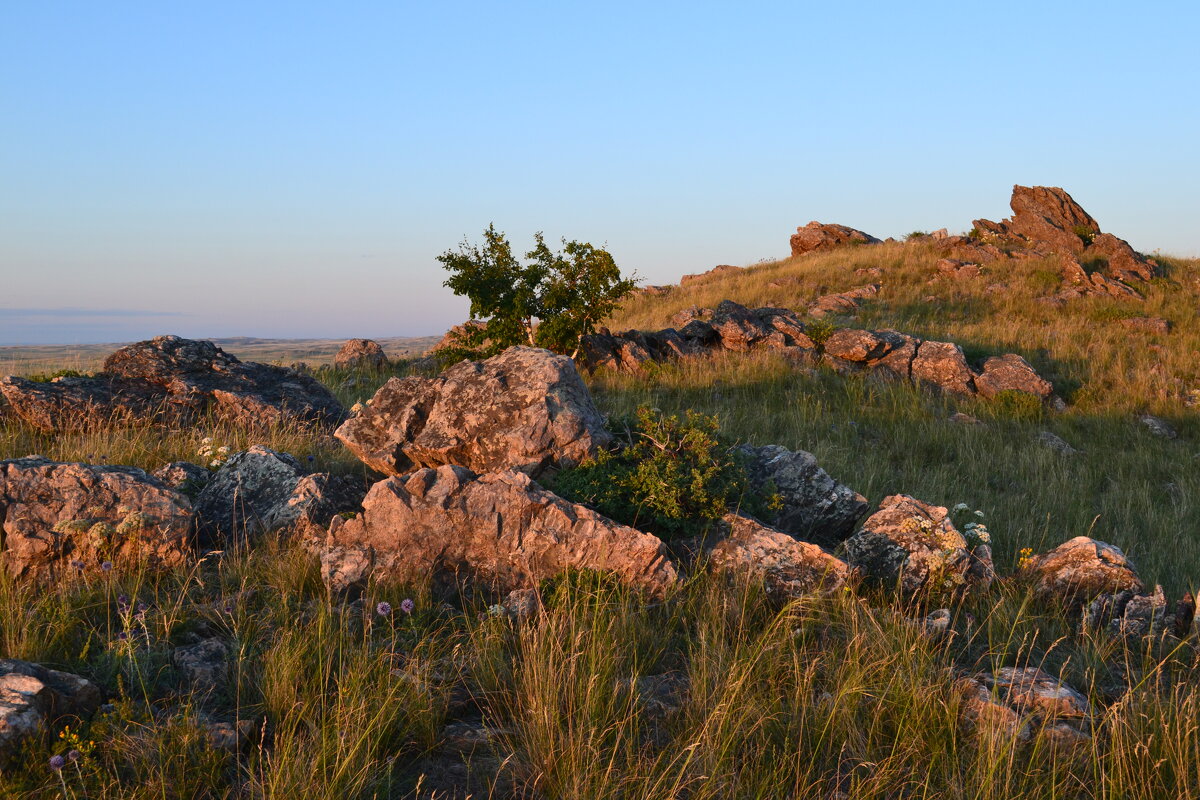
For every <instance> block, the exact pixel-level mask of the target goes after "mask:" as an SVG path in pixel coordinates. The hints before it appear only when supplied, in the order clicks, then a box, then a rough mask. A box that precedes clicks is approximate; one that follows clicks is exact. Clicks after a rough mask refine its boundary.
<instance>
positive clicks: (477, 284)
mask: <svg viewBox="0 0 1200 800" xmlns="http://www.w3.org/2000/svg"><path fill="white" fill-rule="evenodd" d="M483 235H484V243H483V245H482V246H477V245H472V244H469V243H468V242H465V241H464V242H463V243H462V245H460V247H459V249H458V251H457V252H455V251H453V250H447V251H446V252H445V253H443V254H442V255H440V256H438V261H440V262H442V265H443V266H444V267H445V268H446V269H447V270H448V271H449V272H451V273H452V275H451V277H449V278H448V279H446V282H445V285H446V286H447V287H449V288H450V289H452V290H453V291H454V293H455V294H457V295H462V296H465V297H467V298H469V299H470V301H471V316H472V317H473V318H476V319H479V320H482V322H483V324H482V325H478V326H468V328H467V329H466V331H465V332H464V334H463V336H462V337H461V338H460V340H459V343H458V346H457V347H455V348H454V350H455V355H462V356H472V357H485V356H489V355H493V354H495V353H498V352H500V351H501V350H503V349H505V348H506V347H511V346H513V345H518V344H527V345H531V346H536V347H545V348H547V349H550V350H553V351H555V352H558V353H566V354H569V355H571V356H572V357H574V356H575V354H576V353H577V352H578V349H579V344H580V341H581V340H582V339H583V337H584V336H586V335H587V334H589V333H591V332H592V331H593V330H595V327H596V323H597V322H598V321H600V320H602V319H604V318H605V317H607V316H608V315H609V314H611V313H612V311H613V310H614V309H615V308H616V307H617V303H618V302H619V301H620V300H621V299H622V298H623V297H625V296H627V295H628V294H629V293H630V292H632V291H633V289H634V287H635V285H636V283H635V281H636V276H635V277H631V278H623V277H621V271H620V269H619V268H618V267H617V264H616V262H615V261H613V257H612V256H611V255H610V254H609V253H608V251H607V250H602V249H600V248H598V247H594V246H592V245H591V244H587V243H585V242H577V241H570V242H568V241H566V240H563V249H562V250H561V251H559V252H552V251H551V250H550V248H549V247H548V246H547V245H546V241H545V239H544V238H543V236H542V234H541V233H538V234H536V235H535V236H534V239H535V245H534V248H533V249H532V250H530V251H529V252H528V253H526V254H525V259H526V263H524V264H522V263H521V262H520V261H519V260H518V259H517V258H516V257H515V256H514V255H513V252H512V245H511V244H510V243H509V241H508V239H506V238H505V237H504V234H503V233H502V232H500V231H497V230H496V227H495V225H489V226H488V229H487V230H486V231H484V234H483Z"/></svg>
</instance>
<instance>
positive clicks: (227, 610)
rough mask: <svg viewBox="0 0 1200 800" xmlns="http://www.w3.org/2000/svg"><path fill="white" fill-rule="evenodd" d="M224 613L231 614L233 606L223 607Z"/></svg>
mask: <svg viewBox="0 0 1200 800" xmlns="http://www.w3.org/2000/svg"><path fill="white" fill-rule="evenodd" d="M225 613H226V614H232V613H233V606H225Z"/></svg>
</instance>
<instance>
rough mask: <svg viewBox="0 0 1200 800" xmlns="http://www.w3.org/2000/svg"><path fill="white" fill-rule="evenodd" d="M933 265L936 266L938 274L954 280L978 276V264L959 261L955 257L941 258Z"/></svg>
mask: <svg viewBox="0 0 1200 800" xmlns="http://www.w3.org/2000/svg"><path fill="white" fill-rule="evenodd" d="M934 266H935V267H936V268H937V271H938V274H939V275H941V276H943V277H946V278H953V279H954V280H963V279H969V278H978V277H979V270H980V267H979V265H978V264H972V263H970V262H969V261H959V260H958V259H956V258H943V259H941V260H940V261H938V262H937V264H935V265H934Z"/></svg>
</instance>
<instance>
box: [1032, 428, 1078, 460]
mask: <svg viewBox="0 0 1200 800" xmlns="http://www.w3.org/2000/svg"><path fill="white" fill-rule="evenodd" d="M1034 440H1035V441H1036V442H1037V443H1038V444H1040V445H1041V446H1042V447H1045V448H1047V449H1050V450H1053V451H1054V452H1056V453H1061V454H1062V455H1064V456H1077V455H1079V451H1078V450H1076V449H1075V448H1074V447H1072V446H1071V445H1070V444H1068V443H1067V441H1066V440H1065V439H1063V438H1062V437H1061V436H1059V435H1058V434H1056V433H1051V432H1050V431H1041V432H1039V433H1038V435H1037V436H1036V437H1035V439H1034Z"/></svg>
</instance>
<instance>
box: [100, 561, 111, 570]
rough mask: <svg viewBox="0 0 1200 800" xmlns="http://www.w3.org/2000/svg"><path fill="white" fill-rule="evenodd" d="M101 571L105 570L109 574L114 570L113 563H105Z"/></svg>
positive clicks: (101, 566)
mask: <svg viewBox="0 0 1200 800" xmlns="http://www.w3.org/2000/svg"><path fill="white" fill-rule="evenodd" d="M100 569H102V570H104V571H105V572H109V571H110V570H112V562H111V561H105V562H104V563H103V564H101V565H100Z"/></svg>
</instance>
